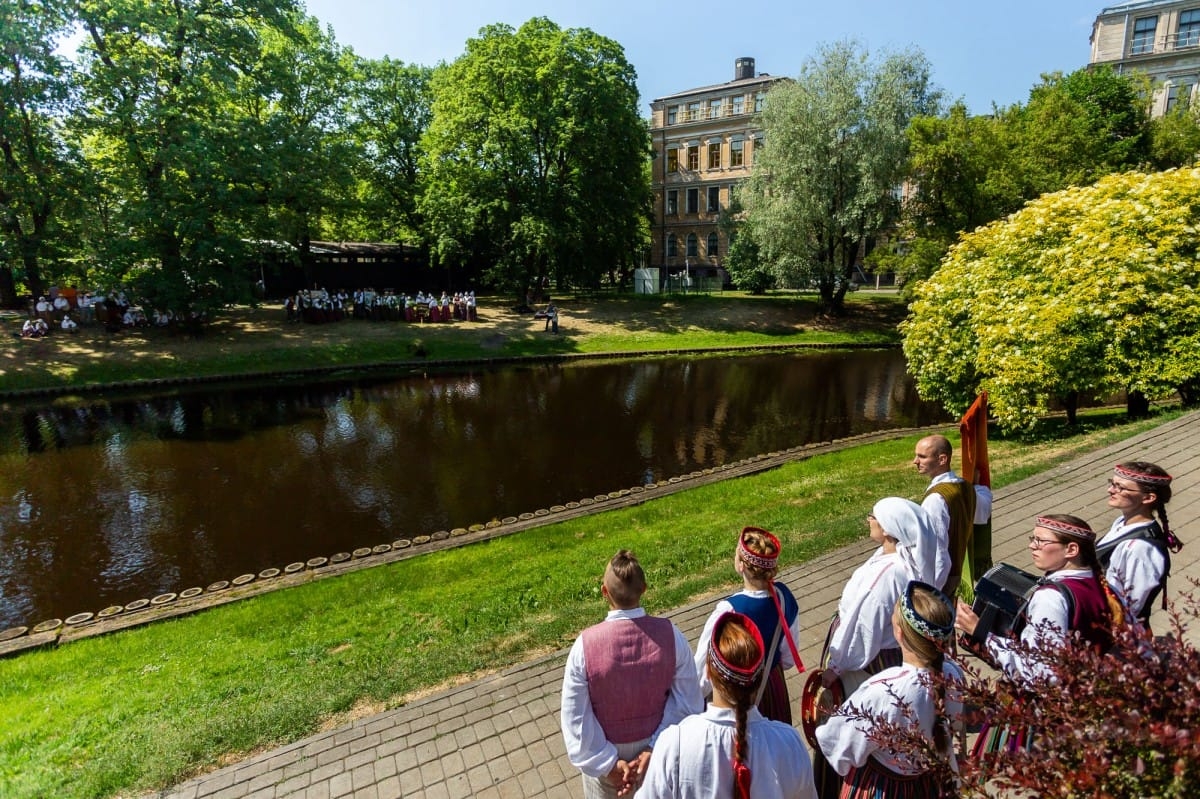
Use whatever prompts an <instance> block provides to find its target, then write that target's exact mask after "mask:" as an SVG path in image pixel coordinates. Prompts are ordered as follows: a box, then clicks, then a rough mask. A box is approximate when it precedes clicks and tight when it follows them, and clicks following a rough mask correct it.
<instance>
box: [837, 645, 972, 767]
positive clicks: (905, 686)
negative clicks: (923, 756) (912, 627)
mask: <svg viewBox="0 0 1200 799" xmlns="http://www.w3.org/2000/svg"><path fill="white" fill-rule="evenodd" d="M942 673H943V674H945V675H946V676H947V677H948V678H950V679H952V680H957V681H960V682H961V681H962V678H963V675H962V670H961V669H959V668H958V666H956V665H955V664H953V663H951V662H950V661H946V662H945V664H944V665H943V667H942ZM930 677H931V673H930V671H929V670H928V669H921V668H917V667H916V666H910V665H908V664H907V663H905V664H903V665H900V666H893V667H892V668H890V669H884V670H883V671H881V672H879V673H878V674H876V675H875V676H874V677H872V678H871V679H869V680H867V681H866V682H865V683H863V684H862V685H860V686H859V687H858V690H856V691H855V692H854V693H853V694H851V695H850V698H849V699H847V700H846V701H845V702H844V703H842V707H841V708H840V709H839V711H838V713H837V714H835V715H833V716H830V718H829V720H828V721H826V722H825V723H824V724H822V725H821V726H820V727H818V728H817V742H818V743H819V744H820V745H821V751H822V752H823V753H824V754H825V757H826V759H827V760H828V761H829V765H830V766H832V767H833V769H834V770H835V771H836V772H837V773H838V774H840V775H842V776H843V777H844V776H846V774H848V773H849V772H850V769H851V768H861V767H862V765H863V764H864V763H866V762H867V758H868V757H874V758H875V759H876V760H877V761H878V762H879V763H881V764H882V765H884V766H886V767H887V768H889V769H891V770H892V771H894V772H897V773H899V774H917V773H919V769H917V768H916V766H915V765H914V764H913V763H912V762H911V761H910V760H909V759H908V758H907V757H905V756H904V755H901V754H898V753H896V752H892V751H890V750H888V749H884V748H883V747H882V746H881V745H880V743H879V742H878V741H873V740H871V738H870V737H869V733H870V731H871V727H872V724H871V721H870V719H868V718H863V717H862V715H861V714H868V715H870V716H874V717H875V718H877V719H880V720H885V721H888V722H890V723H892V724H896V725H906V726H912V725H913V724H914V722H915V724H916V726H918V727H920V729H921V733H922V734H923V735H924V736H925V737H926V738H927V739H929V740H931V741H932V740H933V722H934V719H935V718H936V715H937V710H936V704H935V701H934V689H933V686H932V685H931V684H930V683H929V679H930ZM851 709H853V711H856V712H857V713H858V714H860V715H858V716H857V717H855V716H847V715H844V714H845V713H846V712H847V711H850V710H851ZM945 712H946V717H947V719H949V720H950V721H951V722H953V721H954V720H955V719H957V718H958V717H959V716H960V715H961V714H962V701H961V700H960V699H959V695H958V692H957V691H953V690H950V686H947V691H946V701H945ZM953 755H954V753H953V749H951V752H950V756H951V757H953ZM952 765H953V762H952Z"/></svg>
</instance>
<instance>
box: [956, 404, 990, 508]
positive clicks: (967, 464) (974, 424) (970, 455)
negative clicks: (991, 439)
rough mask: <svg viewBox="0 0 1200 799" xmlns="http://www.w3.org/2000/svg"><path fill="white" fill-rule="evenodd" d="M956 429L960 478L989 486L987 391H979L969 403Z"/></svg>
mask: <svg viewBox="0 0 1200 799" xmlns="http://www.w3.org/2000/svg"><path fill="white" fill-rule="evenodd" d="M958 431H959V434H960V435H961V441H960V444H959V446H960V449H959V452H961V453H962V479H964V480H966V481H967V482H969V483H974V484H976V485H984V486H988V487H991V485H992V472H991V469H990V468H989V466H988V451H987V392H983V393H981V394H980V395H979V396H978V397H976V398H975V402H973V403H971V407H970V408H968V409H967V412H966V413H964V414H963V418H962V421H960V422H959V423H958ZM976 470H978V472H979V474H978V476H977V475H976V473H975V472H976Z"/></svg>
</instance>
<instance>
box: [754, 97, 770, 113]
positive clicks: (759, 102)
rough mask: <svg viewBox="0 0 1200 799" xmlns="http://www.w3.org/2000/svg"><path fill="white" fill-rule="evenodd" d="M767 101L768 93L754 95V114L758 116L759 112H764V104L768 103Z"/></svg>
mask: <svg viewBox="0 0 1200 799" xmlns="http://www.w3.org/2000/svg"><path fill="white" fill-rule="evenodd" d="M766 99H767V93H766V92H755V93H754V113H756V114H757V113H758V112H759V111H761V110H763V103H764V102H765V101H766Z"/></svg>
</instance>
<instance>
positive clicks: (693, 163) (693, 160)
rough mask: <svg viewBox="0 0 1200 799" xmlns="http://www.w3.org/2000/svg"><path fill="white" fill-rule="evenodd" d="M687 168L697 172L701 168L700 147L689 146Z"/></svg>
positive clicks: (696, 145)
mask: <svg viewBox="0 0 1200 799" xmlns="http://www.w3.org/2000/svg"><path fill="white" fill-rule="evenodd" d="M687 168H688V169H690V170H691V171H693V172H695V171H696V170H697V169H699V168H700V145H699V144H692V145H689V146H688V151H687Z"/></svg>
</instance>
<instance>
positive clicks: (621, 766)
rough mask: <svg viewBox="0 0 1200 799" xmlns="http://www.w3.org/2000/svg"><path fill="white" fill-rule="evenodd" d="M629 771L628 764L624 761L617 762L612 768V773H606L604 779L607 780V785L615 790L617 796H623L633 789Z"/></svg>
mask: <svg viewBox="0 0 1200 799" xmlns="http://www.w3.org/2000/svg"><path fill="white" fill-rule="evenodd" d="M631 773H632V772H631V771H630V768H629V764H628V763H627V762H625V761H624V760H618V761H617V762H616V764H615V765H614V766H613V767H612V771H610V772H608V776H606V777H605V778H604V779H606V780H608V784H609V785H611V786H613V787H614V788H616V789H617V796H624V795H625V794H627V793H629V792H630V791H632V790H633V788H634V787H635V786H634V785H633V784H632V783H631V782H630V780H631V776H630V775H631Z"/></svg>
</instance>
